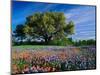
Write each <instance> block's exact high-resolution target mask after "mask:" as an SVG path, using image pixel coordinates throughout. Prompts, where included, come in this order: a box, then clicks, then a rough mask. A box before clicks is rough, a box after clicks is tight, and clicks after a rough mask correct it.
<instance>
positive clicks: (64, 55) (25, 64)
mask: <svg viewBox="0 0 100 75" xmlns="http://www.w3.org/2000/svg"><path fill="white" fill-rule="evenodd" d="M95 68H96V48H95V46H86V47H66V46H31V45H30V46H14V47H12V74H30V73H45V72H60V71H75V70H89V69H95Z"/></svg>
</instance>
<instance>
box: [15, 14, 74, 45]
mask: <svg viewBox="0 0 100 75" xmlns="http://www.w3.org/2000/svg"><path fill="white" fill-rule="evenodd" d="M14 32H15V33H16V36H17V37H22V36H24V35H25V37H26V38H27V36H28V37H32V38H33V39H34V38H42V39H44V40H45V42H46V43H48V42H50V41H51V40H54V39H59V40H60V39H62V38H65V37H67V36H68V35H72V34H74V22H73V21H70V22H67V21H66V17H65V15H64V13H62V12H44V13H40V12H37V13H34V14H33V15H31V16H28V17H26V22H25V25H17V26H16V29H15V31H14Z"/></svg>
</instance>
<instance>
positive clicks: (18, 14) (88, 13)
mask: <svg viewBox="0 0 100 75" xmlns="http://www.w3.org/2000/svg"><path fill="white" fill-rule="evenodd" d="M46 11H56V12H64V14H65V16H66V22H68V21H71V20H72V21H74V23H75V34H74V35H72V36H71V37H72V38H73V39H74V40H79V39H95V32H96V31H95V29H96V28H95V25H96V23H95V13H96V12H95V6H86V5H85V6H84V5H73V4H50V3H39V2H21V1H13V3H12V30H15V27H16V25H18V24H24V23H25V19H26V17H27V16H29V15H32V14H34V13H36V12H46Z"/></svg>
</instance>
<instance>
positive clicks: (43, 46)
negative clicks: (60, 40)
mask: <svg viewBox="0 0 100 75" xmlns="http://www.w3.org/2000/svg"><path fill="white" fill-rule="evenodd" d="M65 47H66V46H47V45H20V46H12V49H18V50H25V49H33V50H37V49H48V48H65Z"/></svg>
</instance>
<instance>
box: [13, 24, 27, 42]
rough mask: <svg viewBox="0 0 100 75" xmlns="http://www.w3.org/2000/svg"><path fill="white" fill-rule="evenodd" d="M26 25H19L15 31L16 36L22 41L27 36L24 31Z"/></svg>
mask: <svg viewBox="0 0 100 75" xmlns="http://www.w3.org/2000/svg"><path fill="white" fill-rule="evenodd" d="M23 29H24V25H21V24H20V25H17V26H16V29H15V31H14V36H15V37H16V38H17V39H18V40H20V41H21V42H22V40H23V38H25V33H24V30H23Z"/></svg>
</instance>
